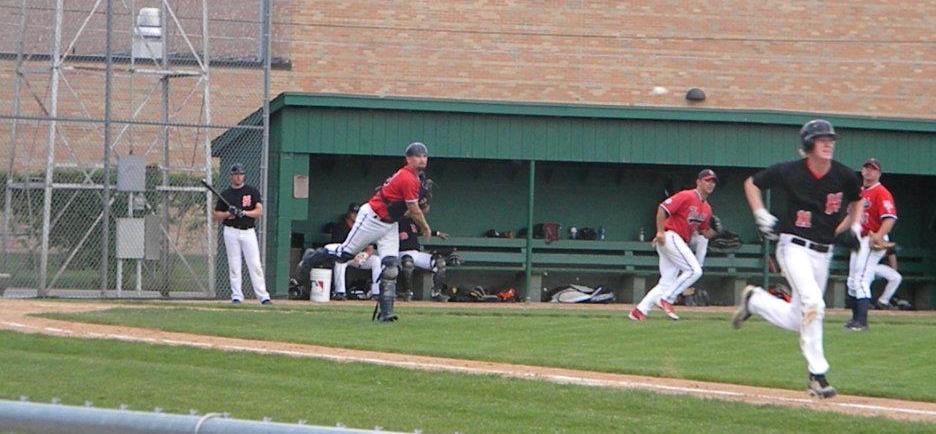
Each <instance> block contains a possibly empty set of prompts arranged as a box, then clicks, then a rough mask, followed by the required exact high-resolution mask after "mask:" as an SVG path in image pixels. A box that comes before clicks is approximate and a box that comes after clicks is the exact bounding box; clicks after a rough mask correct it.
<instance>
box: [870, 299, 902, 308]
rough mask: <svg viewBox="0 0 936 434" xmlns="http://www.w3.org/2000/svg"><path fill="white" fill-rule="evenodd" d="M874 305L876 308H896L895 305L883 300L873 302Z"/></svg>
mask: <svg viewBox="0 0 936 434" xmlns="http://www.w3.org/2000/svg"><path fill="white" fill-rule="evenodd" d="M874 307H875V308H876V309H880V310H894V309H897V306H894V305H892V304H890V302H886V303H885V302H883V301H881V300H878V301H877V302H876V303H874Z"/></svg>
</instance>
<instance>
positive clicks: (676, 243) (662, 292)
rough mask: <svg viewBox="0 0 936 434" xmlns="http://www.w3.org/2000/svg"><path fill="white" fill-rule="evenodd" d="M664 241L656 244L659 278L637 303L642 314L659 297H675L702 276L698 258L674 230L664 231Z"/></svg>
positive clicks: (646, 312)
mask: <svg viewBox="0 0 936 434" xmlns="http://www.w3.org/2000/svg"><path fill="white" fill-rule="evenodd" d="M663 236H664V237H665V240H666V242H665V243H664V244H663V245H662V246H660V245H657V246H656V250H657V254H659V255H660V280H659V282H657V284H656V286H654V287H653V289H651V290H650V292H648V293H647V295H645V296H644V298H643V300H640V303H638V304H637V309H638V310H640V311H641V312H643V314H644V315H646V314H649V313H650V310H652V309H653V306H654V305H655V304H656V302H657V301H658V300H660V299H661V298H666V299H667V300H669V299H670V297H676V295H678V294H681V293H682V292H683V291H684V290H685V289H686V288H688V287H690V286H692V284H693V283H695V281H696V280H699V278H700V277H702V266H701V265H699V261H698V259H696V256H695V255H694V254H693V253H692V250H690V249H689V246H688V245H686V242H685V241H683V239H682V237H680V236H679V234H677V233H676V232H673V231H666V232H665V233H664V234H663Z"/></svg>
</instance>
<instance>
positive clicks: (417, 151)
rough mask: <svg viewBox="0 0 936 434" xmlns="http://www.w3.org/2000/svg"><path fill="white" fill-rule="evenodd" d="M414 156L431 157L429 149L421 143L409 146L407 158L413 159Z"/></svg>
mask: <svg viewBox="0 0 936 434" xmlns="http://www.w3.org/2000/svg"><path fill="white" fill-rule="evenodd" d="M414 155H429V149H428V148H426V145H424V144H422V143H420V142H413V143H410V144H409V146H407V147H406V156H407V157H412V156H414Z"/></svg>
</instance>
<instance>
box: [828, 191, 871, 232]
mask: <svg viewBox="0 0 936 434" xmlns="http://www.w3.org/2000/svg"><path fill="white" fill-rule="evenodd" d="M863 212H864V200H862V199H859V200H856V201H854V202H852V203H850V204H848V215H846V216H845V218H844V219H842V222H841V223H839V225H838V227H837V228H835V235H838V234H840V233H842V232H845V231H847V230H849V229H851V230H852V231H855V232H857V233H858V234H860V233H861V217H859V216H860V215H861V214H862V213H863ZM856 228H857V230H856Z"/></svg>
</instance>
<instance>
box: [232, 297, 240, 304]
mask: <svg viewBox="0 0 936 434" xmlns="http://www.w3.org/2000/svg"><path fill="white" fill-rule="evenodd" d="M231 304H241V301H240V300H238V299H236V298H235V299H233V300H231Z"/></svg>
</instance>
